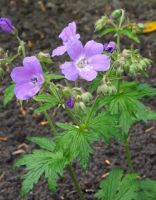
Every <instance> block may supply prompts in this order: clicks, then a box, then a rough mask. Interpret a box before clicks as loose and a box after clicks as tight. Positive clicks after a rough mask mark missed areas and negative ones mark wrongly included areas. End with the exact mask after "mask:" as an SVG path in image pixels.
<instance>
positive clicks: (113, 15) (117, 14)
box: [111, 9, 122, 19]
mask: <svg viewBox="0 0 156 200" xmlns="http://www.w3.org/2000/svg"><path fill="white" fill-rule="evenodd" d="M121 14H122V11H121V9H117V10H114V11H113V12H112V14H111V16H112V17H113V18H116V19H117V18H119V17H121Z"/></svg>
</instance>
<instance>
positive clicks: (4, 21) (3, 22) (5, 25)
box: [0, 18, 14, 33]
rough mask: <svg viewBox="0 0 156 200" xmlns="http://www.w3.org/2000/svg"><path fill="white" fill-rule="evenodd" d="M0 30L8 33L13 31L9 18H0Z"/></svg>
mask: <svg viewBox="0 0 156 200" xmlns="http://www.w3.org/2000/svg"><path fill="white" fill-rule="evenodd" d="M0 29H1V30H3V31H5V32H8V33H12V32H13V31H14V27H13V25H12V23H11V21H10V19H9V18H0Z"/></svg>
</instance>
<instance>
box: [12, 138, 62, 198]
mask: <svg viewBox="0 0 156 200" xmlns="http://www.w3.org/2000/svg"><path fill="white" fill-rule="evenodd" d="M29 140H30V141H33V142H34V143H36V144H38V145H39V146H40V147H41V148H43V149H37V150H34V151H33V152H32V153H31V154H28V155H24V156H23V157H22V158H21V159H19V160H17V161H16V163H15V167H19V166H26V170H27V173H26V174H25V175H24V176H23V179H24V180H23V183H22V191H21V194H22V196H25V195H26V194H27V193H28V192H30V190H32V188H33V186H34V185H35V184H36V183H37V182H38V181H39V179H40V177H41V176H45V178H46V179H47V181H48V184H49V187H50V189H51V190H52V191H55V188H56V182H57V180H58V178H59V176H61V175H62V174H63V169H64V167H65V165H66V160H65V158H64V157H63V153H62V152H60V151H57V152H52V151H53V149H54V144H53V142H51V141H50V140H49V139H48V138H40V137H29ZM44 149H45V150H44Z"/></svg>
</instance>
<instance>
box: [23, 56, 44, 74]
mask: <svg viewBox="0 0 156 200" xmlns="http://www.w3.org/2000/svg"><path fill="white" fill-rule="evenodd" d="M23 65H24V67H25V68H26V69H27V70H29V71H30V72H31V73H32V74H43V72H42V67H41V64H40V62H39V60H38V59H37V58H36V56H30V57H25V58H24V60H23Z"/></svg>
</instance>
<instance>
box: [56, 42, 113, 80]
mask: <svg viewBox="0 0 156 200" xmlns="http://www.w3.org/2000/svg"><path fill="white" fill-rule="evenodd" d="M102 52H103V45H102V44H100V43H97V42H95V41H93V40H91V41H88V42H87V43H86V45H85V46H84V47H83V45H82V43H81V42H80V41H79V40H77V41H75V42H74V43H73V44H71V45H70V46H68V49H67V53H68V55H69V56H70V58H71V60H72V61H71V62H65V63H64V64H62V65H61V66H60V68H61V71H62V73H63V74H64V75H65V77H66V79H68V80H71V81H75V80H76V79H78V78H79V77H80V78H82V79H85V80H87V81H92V80H93V79H95V78H96V76H97V72H99V71H107V70H108V69H109V67H110V58H109V57H108V56H106V55H102Z"/></svg>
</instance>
